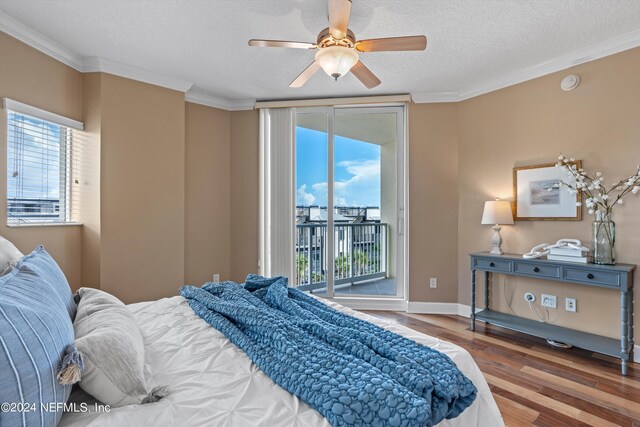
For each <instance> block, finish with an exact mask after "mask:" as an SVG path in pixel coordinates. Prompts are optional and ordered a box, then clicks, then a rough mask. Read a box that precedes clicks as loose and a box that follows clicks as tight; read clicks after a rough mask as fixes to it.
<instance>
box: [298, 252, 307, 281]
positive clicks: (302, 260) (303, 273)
mask: <svg viewBox="0 0 640 427" xmlns="http://www.w3.org/2000/svg"><path fill="white" fill-rule="evenodd" d="M307 267H309V259H308V258H307V257H306V256H304V255H302V254H298V255H296V282H297V283H307V281H308V278H307V272H308V271H309V270H308V268H307Z"/></svg>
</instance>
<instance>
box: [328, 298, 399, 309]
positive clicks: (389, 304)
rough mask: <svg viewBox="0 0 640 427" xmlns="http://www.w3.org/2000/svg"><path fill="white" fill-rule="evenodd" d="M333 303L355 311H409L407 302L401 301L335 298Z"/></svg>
mask: <svg viewBox="0 0 640 427" xmlns="http://www.w3.org/2000/svg"><path fill="white" fill-rule="evenodd" d="M333 301H335V302H337V303H338V304H342V305H344V306H347V307H349V308H352V309H354V310H389V311H407V302H406V301H404V300H399V299H374V298H368V299H365V298H341V297H338V298H336V297H334V298H333Z"/></svg>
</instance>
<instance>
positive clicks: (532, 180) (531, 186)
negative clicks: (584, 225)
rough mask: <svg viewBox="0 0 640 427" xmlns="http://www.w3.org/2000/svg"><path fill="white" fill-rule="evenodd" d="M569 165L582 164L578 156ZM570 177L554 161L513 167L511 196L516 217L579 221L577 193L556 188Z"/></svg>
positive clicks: (537, 219) (569, 179) (579, 198)
mask: <svg viewBox="0 0 640 427" xmlns="http://www.w3.org/2000/svg"><path fill="white" fill-rule="evenodd" d="M570 165H576V167H578V168H581V167H582V161H580V160H578V161H576V162H574V163H570ZM560 181H565V182H567V183H568V182H572V183H573V181H574V180H573V179H572V178H571V177H569V176H568V174H567V173H566V172H565V171H564V170H563V169H562V168H557V167H556V164H555V163H547V164H543V165H535V166H523V167H517V168H513V199H514V200H515V215H514V219H515V220H516V221H582V206H578V205H577V202H581V201H582V196H581V194H570V193H569V192H568V191H567V190H566V189H562V188H559V184H560Z"/></svg>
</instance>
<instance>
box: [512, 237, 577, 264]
mask: <svg viewBox="0 0 640 427" xmlns="http://www.w3.org/2000/svg"><path fill="white" fill-rule="evenodd" d="M564 247H567V248H571V249H577V250H581V251H588V250H589V248H585V247H584V246H582V242H581V241H580V240H578V239H560V240H558V241H557V242H556V243H555V244H553V245H550V244H548V243H542V244H541V245H538V246H534V247H533V248H532V249H531V250H530V251H529V252H527V253H526V254H524V255H522V258H525V259H532V258H540V257H543V256H546V255H549V252H550V249H552V248H564Z"/></svg>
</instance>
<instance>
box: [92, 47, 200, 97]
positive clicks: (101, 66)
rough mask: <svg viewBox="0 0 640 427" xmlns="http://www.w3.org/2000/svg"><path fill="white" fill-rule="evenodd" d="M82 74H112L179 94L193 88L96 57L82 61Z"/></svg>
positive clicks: (168, 78)
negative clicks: (175, 91)
mask: <svg viewBox="0 0 640 427" xmlns="http://www.w3.org/2000/svg"><path fill="white" fill-rule="evenodd" d="M82 72H83V73H94V72H100V73H108V74H114V75H116V76H120V77H125V78H127V79H131V80H137V81H140V82H144V83H149V84H152V85H156V86H162V87H165V88H168V89H173V90H177V91H179V92H186V91H188V90H189V89H191V86H193V83H192V82H187V81H184V80H178V79H174V78H171V77H167V76H163V75H160V74H156V73H154V72H152V71H148V70H145V69H142V68H138V67H132V66H130V65H126V64H122V63H120V62H116V61H111V60H109V59H104V58H98V57H97V56H92V57H90V58H84V60H83V61H82Z"/></svg>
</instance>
